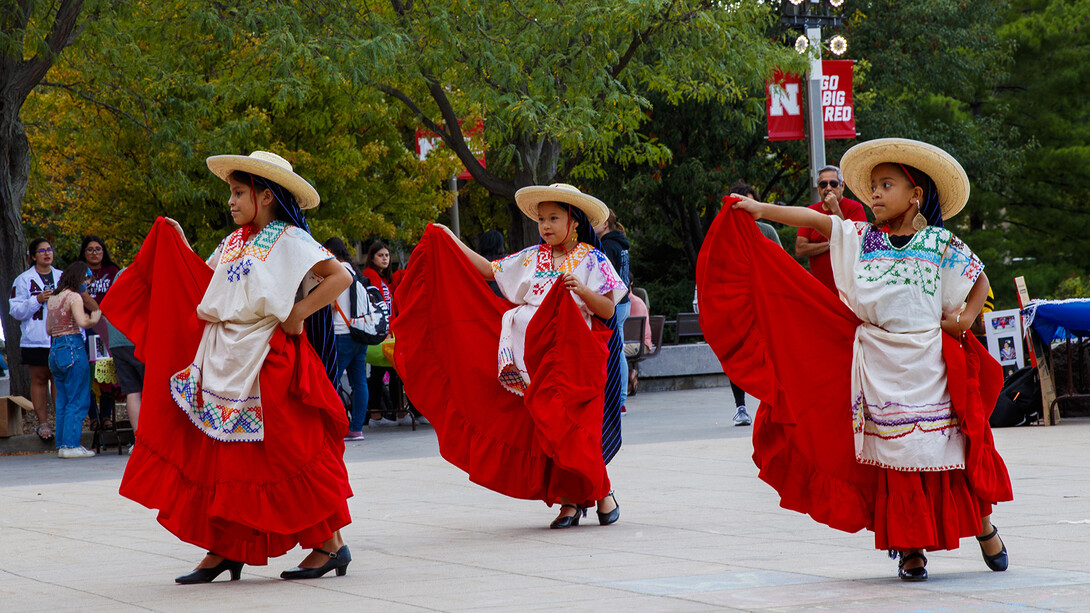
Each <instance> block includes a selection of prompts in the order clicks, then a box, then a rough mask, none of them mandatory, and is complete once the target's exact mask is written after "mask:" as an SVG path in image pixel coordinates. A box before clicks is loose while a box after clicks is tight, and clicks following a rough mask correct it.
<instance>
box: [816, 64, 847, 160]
mask: <svg viewBox="0 0 1090 613" xmlns="http://www.w3.org/2000/svg"><path fill="white" fill-rule="evenodd" d="M854 66H855V62H853V61H851V60H822V61H821V111H822V113H823V119H824V123H825V139H826V140H828V139H831V138H855V109H854V108H853V107H852V68H853V67H854Z"/></svg>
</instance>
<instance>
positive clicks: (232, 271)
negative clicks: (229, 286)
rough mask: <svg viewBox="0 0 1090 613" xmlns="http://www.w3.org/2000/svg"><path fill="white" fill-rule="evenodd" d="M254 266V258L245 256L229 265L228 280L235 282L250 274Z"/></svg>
mask: <svg viewBox="0 0 1090 613" xmlns="http://www.w3.org/2000/svg"><path fill="white" fill-rule="evenodd" d="M252 268H253V260H251V259H250V258H243V259H241V260H239V261H238V262H235V263H234V264H231V265H230V266H228V267H227V282H228V283H234V282H236V281H239V280H241V279H242V277H245V276H246V275H248V274H250V270H251V269H252Z"/></svg>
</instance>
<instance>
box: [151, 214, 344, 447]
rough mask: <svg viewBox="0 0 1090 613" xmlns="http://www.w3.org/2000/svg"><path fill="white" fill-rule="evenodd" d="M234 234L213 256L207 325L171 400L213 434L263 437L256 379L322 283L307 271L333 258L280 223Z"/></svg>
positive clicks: (201, 308) (203, 309) (174, 381)
mask: <svg viewBox="0 0 1090 613" xmlns="http://www.w3.org/2000/svg"><path fill="white" fill-rule="evenodd" d="M243 236H244V228H239V229H238V230H235V231H234V232H233V233H231V234H230V235H229V236H228V237H227V238H225V239H223V241H222V242H221V243H220V244H219V246H218V247H217V248H216V250H215V252H213V254H212V256H211V257H210V258H208V265H209V266H211V267H212V268H213V269H215V272H214V273H213V275H212V280H211V282H210V283H209V284H208V289H207V290H206V291H205V293H204V298H203V299H202V300H201V303H200V305H198V306H197V316H198V317H200V318H201V319H203V320H205V321H206V322H208V324H207V325H206V326H205V327H204V332H203V336H202V337H201V343H200V345H199V346H198V347H197V353H196V355H195V356H194V358H193V363H192V364H190V365H189V367H187V368H186V369H185V370H182V371H181V372H179V373H177V374H175V375H174V376H173V377H171V379H170V390H171V395H172V396H173V397H174V401H175V402H176V403H177V404H178V406H179V407H181V408H182V410H183V411H185V412H186V414H187V415H188V416H189V419H190V420H191V421H192V422H193V424H194V425H196V426H197V427H198V428H200V429H201V430H202V431H203V432H204V433H205V434H207V435H208V436H210V437H212V438H214V439H216V440H220V441H260V440H263V439H264V432H265V430H264V421H263V417H262V402H261V389H260V385H259V375H260V373H261V365H262V364H263V363H264V361H265V356H267V355H268V353H269V341H270V340H271V339H272V337H273V334H274V333H275V332H276V328H277V326H279V325H280V323H281V322H283V321H284V320H285V319H287V318H288V315H290V314H291V309H292V307H293V306H294V305H295V302H296V297H297V295H299V294H300V289H302V294H301V295H306V293H308V292H309V291H310V290H311V289H313V288H314V286H315V285H317V284H318V283H319V282H320V281H321V279H320V278H318V277H317V276H315V275H314V274H313V273H310V269H311V267H313V266H314V265H315V264H317V263H318V262H321V261H323V260H327V259H330V258H332V257H333V255H332V254H330V253H329V251H327V250H326V249H325V248H324V247H322V246H321V245H319V244H318V243H317V242H316V241H315V240H314V239H313V238H312V237H311V236H310V234H307V233H306V232H304V231H303V230H301V229H299V228H297V227H295V226H292V225H288V224H286V223H284V222H283V221H280V220H275V221H273V222H271V223H269V224H268V225H266V226H265V227H264V228H262V229H261V231H260V232H258V233H256V234H254V235H253V236H250V237H249V238H247V239H245V240H244V239H243Z"/></svg>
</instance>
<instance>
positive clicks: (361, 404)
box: [322, 236, 368, 441]
mask: <svg viewBox="0 0 1090 613" xmlns="http://www.w3.org/2000/svg"><path fill="white" fill-rule="evenodd" d="M322 246H323V247H325V248H326V249H328V250H329V252H330V253H332V254H333V257H335V258H337V261H338V262H340V263H341V266H344V268H345V270H347V271H348V273H349V274H351V275H355V274H356V270H355V269H354V268H353V267H352V263H351V262H349V261H348V260H349V259H350V257H351V256H349V255H348V248H347V247H345V245H344V241H342V240H341V239H339V238H337V237H336V236H334V237H333V238H330V239H329V240H327V241H326V242H324V243H322ZM351 291H353V288H352V286H349V287H348V289H346V290H344V291H343V292H341V295H340V296H337V307H336V308H335V309H334V310H336V311H337V314H336V316H334V317H333V334H335V335H336V336H337V376H336V377H334V378H333V381H334V382H335V383H339V382H340V380H341V374H342V373H344V372H345V371H348V385H349V386H351V387H352V402H351V404H350V406H351V411H349V415H348V433H347V434H345V436H344V440H346V441H362V440H363V427H364V426H365V425H367V415H368V411H367V345H364V344H363V343H357V342H356V341H355V339H353V338H352V334H351V333H350V332H349V330H348V322H347V321H346V318H345V316H344V313H350V312H351V309H350V307H349V305H350V304H351V302H352V299H351V297H350V296H349V295H348V292H351Z"/></svg>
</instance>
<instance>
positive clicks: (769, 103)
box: [765, 70, 806, 140]
mask: <svg viewBox="0 0 1090 613" xmlns="http://www.w3.org/2000/svg"><path fill="white" fill-rule="evenodd" d="M765 89H766V90H767V91H768V97H767V98H766V99H765V111H766V112H767V114H768V140H802V139H803V138H806V133H805V130H804V127H803V119H802V106H803V100H804V99H805V97H804V96H803V95H802V80H801V79H799V76H798V75H796V74H790V73H784V72H781V71H779V70H777V71H776V72H775V73H773V75H772V80H771V81H769V82H768V83H766V84H765Z"/></svg>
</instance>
